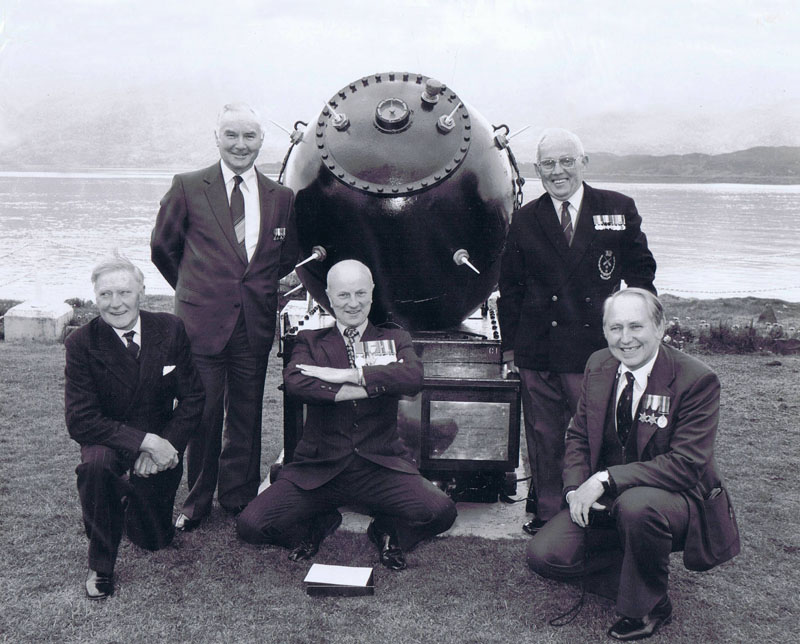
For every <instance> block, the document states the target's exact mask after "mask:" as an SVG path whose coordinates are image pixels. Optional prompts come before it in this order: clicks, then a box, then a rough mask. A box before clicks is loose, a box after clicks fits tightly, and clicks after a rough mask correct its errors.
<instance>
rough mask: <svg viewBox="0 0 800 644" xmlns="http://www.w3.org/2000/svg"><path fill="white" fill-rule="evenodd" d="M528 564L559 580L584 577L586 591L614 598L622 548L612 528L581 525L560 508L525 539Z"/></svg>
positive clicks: (537, 571)
mask: <svg viewBox="0 0 800 644" xmlns="http://www.w3.org/2000/svg"><path fill="white" fill-rule="evenodd" d="M526 557H527V561H528V566H530V568H531V569H532V570H534V571H535V572H536V573H538V574H540V575H542V576H543V577H547V578H549V579H557V580H559V581H579V580H581V579H582V580H584V582H585V584H586V589H587V590H588V591H590V592H593V593H596V594H598V595H602V596H603V597H608V598H611V599H614V598H615V597H616V595H617V587H618V579H619V570H620V565H621V559H622V551H621V549H620V546H619V539H618V537H617V534H616V531H615V530H614V529H613V528H581V527H580V526H578V525H577V524H575V523H574V522H573V521H572V519H571V518H570V516H569V510H562V511H561V512H559V513H558V514H557V515H556V516H555V517H553V518H552V519H551V520H550V521H548V522H547V525H545V526H544V527H543V528H542V529H541V530H540V531H539V532H538V533H537V534H536V535H535V536H534V537H533V539H531V540H530V542H529V543H528V547H527V551H526Z"/></svg>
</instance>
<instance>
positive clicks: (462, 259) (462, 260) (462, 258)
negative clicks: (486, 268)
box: [453, 248, 481, 275]
mask: <svg viewBox="0 0 800 644" xmlns="http://www.w3.org/2000/svg"><path fill="white" fill-rule="evenodd" d="M453 261H454V262H455V263H456V265H457V266H462V265H464V264H466V265H467V266H469V267H470V268H471V269H472V270H473V271H475V272H476V273H477V274H478V275H480V274H481V272H480V271H479V270H478V269H477V268H475V267H474V266H473V265H472V264H471V263H470V261H469V253H468V252H467V251H466V250H464V249H463V248H459V249H458V250H457V251H456V252H455V253H453Z"/></svg>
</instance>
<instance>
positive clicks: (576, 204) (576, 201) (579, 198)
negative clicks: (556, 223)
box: [550, 183, 583, 214]
mask: <svg viewBox="0 0 800 644" xmlns="http://www.w3.org/2000/svg"><path fill="white" fill-rule="evenodd" d="M550 199H551V200H552V202H553V208H555V209H556V213H558V214H561V204H562V203H564V201H569V205H570V210H571V209H572V208H574V209H575V212H576V213H578V212H580V210H581V204H582V203H583V183H581V185H579V186H578V189H577V190H576V191H575V192H574V193H573V194H572V196H571V197H570V198H569V199H564V201H561V200H559V199H556V198H555V197H554V196H553V195H550ZM570 214H571V213H570Z"/></svg>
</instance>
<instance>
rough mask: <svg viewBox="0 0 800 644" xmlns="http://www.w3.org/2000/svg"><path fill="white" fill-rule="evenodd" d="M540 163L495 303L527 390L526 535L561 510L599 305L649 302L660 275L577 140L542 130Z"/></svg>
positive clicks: (634, 222) (595, 345) (630, 208)
mask: <svg viewBox="0 0 800 644" xmlns="http://www.w3.org/2000/svg"><path fill="white" fill-rule="evenodd" d="M536 160H537V162H536V171H537V174H538V175H539V178H540V179H541V180H542V186H543V187H544V189H545V190H546V193H545V194H543V195H541V196H540V197H539V198H538V199H535V200H533V201H531V202H530V203H528V204H526V205H525V206H523V207H522V208H521V209H520V210H518V211H517V212H516V213H515V214H514V218H513V221H512V222H511V227H510V228H509V232H508V239H507V241H506V248H505V251H504V254H503V259H502V268H501V271H500V280H499V286H500V295H501V297H500V299H499V301H498V312H499V315H500V327H501V331H502V349H503V360H504V363H505V365H506V368H507V371H508V372H509V373H512V372H518V373H519V377H520V380H521V382H522V385H523V386H522V404H523V410H524V417H525V438H526V442H527V448H528V459H529V463H530V469H531V475H532V478H531V484H530V489H529V491H528V502H527V506H526V510H527V511H528V512H530V513H533V515H534V516H533V518H532V519H531V520H530V521H528V522H527V523H525V525H524V526H523V530H525V532H527V533H528V534H535V533H536V532H537V531H538V530H539V529H540V528H541V527H542V526H543V525H544V524H545V523H546V522H547V521H548V520H549V519H551V518H552V517H553V516H555V514H556V513H558V511H559V510H560V508H561V504H562V501H563V497H562V495H561V470H562V466H563V458H564V436H565V433H566V428H567V424H568V423H569V420H570V418H571V417H572V416H573V415H574V414H575V410H576V407H577V403H578V398H579V397H580V390H581V380H582V376H583V370H584V367H585V365H586V361H587V359H588V358H589V356H590V355H591V354H592V353H593V352H594V351H597V350H598V349H602V348H603V347H604V346H605V341H604V338H603V324H602V313H603V312H602V308H603V301H604V300H605V299H606V298H607V297H608V296H609V295H610V294H611V293H613V292H614V291H616V290H618V289H619V288H620V284H621V281H622V280H625V283H626V284H627V285H628V286H636V287H640V288H644V289H647V290H649V291H652V292H653V293H655V287H654V286H653V279H654V278H655V272H656V262H655V260H654V259H653V255H652V253H651V252H650V250H649V249H648V247H647V238H646V237H645V235H644V233H643V232H642V230H641V224H642V219H641V217H640V216H639V213H638V212H637V210H636V205H635V204H634V202H633V199H631V198H630V197H626V196H625V195H623V194H620V193H618V192H612V191H610V190H599V189H597V188H592V187H591V186H589V185H587V184H585V183H584V182H583V175H584V172H585V170H586V164H587V163H588V160H589V159H588V157H587V156H586V154H585V153H584V149H583V144H582V143H581V141H580V139H579V138H578V137H577V136H576V135H575V134H573V133H572V132H568V131H567V130H562V129H549V130H546V131H545V132H544V133H543V135H542V137H541V139H540V140H539V145H538V148H537V155H536Z"/></svg>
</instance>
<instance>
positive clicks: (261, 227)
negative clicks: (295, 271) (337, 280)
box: [150, 104, 298, 530]
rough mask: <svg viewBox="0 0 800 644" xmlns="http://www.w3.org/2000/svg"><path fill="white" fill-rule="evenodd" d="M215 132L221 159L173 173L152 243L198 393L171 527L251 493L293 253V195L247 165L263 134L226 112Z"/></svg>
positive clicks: (240, 503)
mask: <svg viewBox="0 0 800 644" xmlns="http://www.w3.org/2000/svg"><path fill="white" fill-rule="evenodd" d="M215 134H216V139H217V147H218V148H219V151H220V156H221V157H222V159H221V161H219V162H217V163H215V164H214V165H212V166H211V167H209V168H206V169H204V170H198V171H197V172H190V173H187V174H179V175H176V176H175V178H174V180H173V182H172V187H171V188H170V189H169V191H168V192H167V194H166V195H165V196H164V198H163V199H162V200H161V209H160V210H159V212H158V217H157V218H156V223H155V227H154V228H153V234H152V239H151V244H150V245H151V250H152V260H153V263H154V264H155V265H156V267H158V270H159V271H161V274H162V275H163V276H164V278H165V279H166V280H167V282H169V283H170V285H172V287H173V288H174V289H175V312H176V313H177V314H178V316H180V318H181V319H182V320H183V322H184V324H186V331H187V333H188V334H189V339H190V340H191V342H192V353H193V354H194V361H195V364H196V365H197V370H198V371H199V372H200V377H201V378H202V379H203V385H204V387H205V390H206V406H205V409H204V411H203V421H202V424H201V431H200V432H198V433H197V435H196V436H194V437H193V438H192V440H191V441H190V442H189V446H188V449H187V452H186V464H187V469H188V474H187V478H188V484H189V495H188V496H187V497H186V501H185V502H184V504H183V511H182V513H181V514H180V516H179V517H178V520H177V521H176V524H175V525H176V527H177V528H178V529H179V530H191V529H193V528H195V527H197V526H198V525H199V524H200V522H201V521H202V519H203V518H204V517H205V516H207V515H208V513H209V512H210V511H211V505H212V500H213V496H214V489H215V488H218V489H217V497H218V500H219V503H220V505H221V506H222V507H223V508H224V509H225V510H227V511H229V512H231V513H233V514H236V513H238V512H239V511H241V509H242V508H243V507H244V506H245V505H246V504H247V503H248V502H249V501H251V500H252V499H253V498H254V497H255V496H256V493H257V491H258V485H259V483H260V480H261V471H260V466H261V410H262V402H263V397H264V379H265V376H266V371H267V358H268V357H269V352H270V348H271V347H272V341H273V338H274V335H275V320H276V310H277V293H278V280H279V279H280V278H281V277H283V276H284V275H286V274H287V273H289V272H290V271H291V270H292V268H293V266H294V263H295V261H296V260H297V253H298V250H297V243H296V236H295V232H294V221H293V216H292V210H293V203H294V195H293V193H292V191H291V190H289V189H288V188H284V187H283V186H280V185H278V184H277V183H275V182H273V181H271V180H270V179H268V178H267V177H265V176H264V175H263V174H261V173H260V172H259V171H258V170H257V169H256V168H255V166H254V164H255V160H256V157H257V156H258V152H259V150H260V149H261V143H262V140H263V138H264V133H263V131H262V129H261V125H260V123H259V120H258V115H257V114H256V113H255V112H254V111H253V110H252V109H251V108H250V107H248V106H247V105H242V104H233V105H226V106H225V107H223V108H222V111H221V112H220V115H219V119H218V122H217V129H216V132H215ZM223 416H224V418H225V433H224V437H223Z"/></svg>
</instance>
